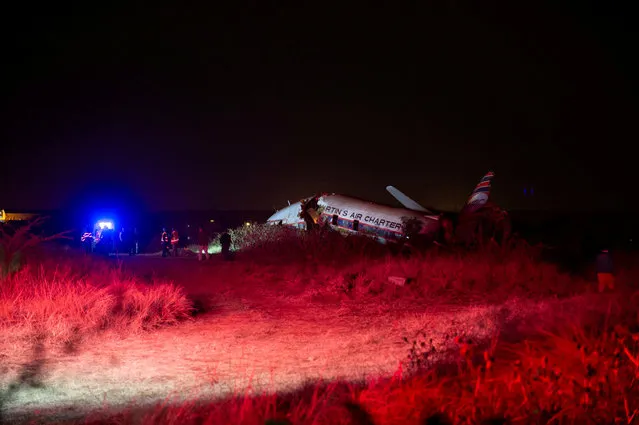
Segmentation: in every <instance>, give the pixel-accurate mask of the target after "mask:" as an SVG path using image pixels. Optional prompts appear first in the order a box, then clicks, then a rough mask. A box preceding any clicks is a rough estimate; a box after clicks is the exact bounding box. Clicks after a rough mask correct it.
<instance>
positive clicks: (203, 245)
mask: <svg viewBox="0 0 639 425" xmlns="http://www.w3.org/2000/svg"><path fill="white" fill-rule="evenodd" d="M197 245H198V250H197V260H198V261H202V255H205V256H206V259H207V260H208V259H209V235H207V234H206V232H205V231H204V228H203V227H202V226H200V228H199V229H198V231H197Z"/></svg>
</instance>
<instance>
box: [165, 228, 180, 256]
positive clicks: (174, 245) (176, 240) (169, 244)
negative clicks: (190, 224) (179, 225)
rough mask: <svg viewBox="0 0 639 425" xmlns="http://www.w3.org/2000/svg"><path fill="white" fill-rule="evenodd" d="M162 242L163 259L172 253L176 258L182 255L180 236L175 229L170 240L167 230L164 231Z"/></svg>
mask: <svg viewBox="0 0 639 425" xmlns="http://www.w3.org/2000/svg"><path fill="white" fill-rule="evenodd" d="M160 241H161V243H162V257H168V256H170V255H171V253H172V255H173V256H174V257H177V256H179V255H180V245H179V244H180V234H179V233H178V231H177V230H176V229H175V228H174V229H172V230H171V237H170V239H169V233H168V232H167V231H166V228H164V229H162V236H161V239H160Z"/></svg>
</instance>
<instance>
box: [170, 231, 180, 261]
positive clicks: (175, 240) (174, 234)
mask: <svg viewBox="0 0 639 425" xmlns="http://www.w3.org/2000/svg"><path fill="white" fill-rule="evenodd" d="M179 242H180V235H179V234H178V231H177V229H175V228H174V229H173V230H172V231H171V248H172V249H173V256H174V257H177V256H178V254H179V252H178V250H179V249H180V246H179V245H178V244H179Z"/></svg>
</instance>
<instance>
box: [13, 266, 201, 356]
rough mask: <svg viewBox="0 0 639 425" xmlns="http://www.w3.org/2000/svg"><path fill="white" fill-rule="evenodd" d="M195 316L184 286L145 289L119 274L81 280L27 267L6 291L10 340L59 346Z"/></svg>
mask: <svg viewBox="0 0 639 425" xmlns="http://www.w3.org/2000/svg"><path fill="white" fill-rule="evenodd" d="M67 270H70V269H67ZM190 312H191V304H190V301H189V300H188V299H187V298H186V296H185V295H184V293H183V292H182V290H181V288H180V287H176V286H174V285H172V284H166V283H159V284H154V285H145V284H141V283H138V282H137V281H136V280H135V279H133V278H125V277H123V276H122V275H121V274H120V273H119V272H118V271H111V272H110V273H108V274H107V275H104V274H102V273H95V274H93V275H89V276H85V277H78V276H77V275H74V274H73V273H72V272H71V271H65V270H64V269H58V270H55V271H47V270H45V269H44V268H40V269H37V270H31V269H30V268H29V267H26V268H24V269H23V270H21V271H19V272H17V273H14V274H13V275H11V276H9V277H7V278H6V279H5V282H4V285H3V286H2V287H0V328H2V329H3V331H6V333H5V335H9V334H11V336H12V337H16V336H18V337H22V336H33V335H38V336H39V337H46V338H48V339H49V340H50V341H52V342H54V343H63V344H68V343H70V342H72V341H77V340H78V338H80V339H81V338H83V337H85V336H90V335H92V334H95V333H96V332H100V331H104V330H107V329H113V330H117V331H126V332H136V331H141V330H148V329H153V328H157V327H160V326H165V325H171V324H175V323H177V322H178V321H181V320H184V319H187V318H188V317H189V316H190Z"/></svg>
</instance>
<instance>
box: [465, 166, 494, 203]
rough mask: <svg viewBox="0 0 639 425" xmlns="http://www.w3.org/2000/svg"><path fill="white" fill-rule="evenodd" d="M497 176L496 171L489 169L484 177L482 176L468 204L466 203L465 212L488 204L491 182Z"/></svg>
mask: <svg viewBox="0 0 639 425" xmlns="http://www.w3.org/2000/svg"><path fill="white" fill-rule="evenodd" d="M493 177H495V173H493V172H492V171H489V172H488V173H486V175H485V176H484V177H482V178H481V180H480V181H479V183H478V184H477V186H475V189H474V190H473V191H472V193H471V194H470V196H469V197H468V200H467V201H466V205H464V208H463V210H462V211H463V212H472V211H476V210H478V209H479V208H481V207H483V206H484V205H486V203H487V202H488V198H489V196H490V189H491V182H492V180H493Z"/></svg>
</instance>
